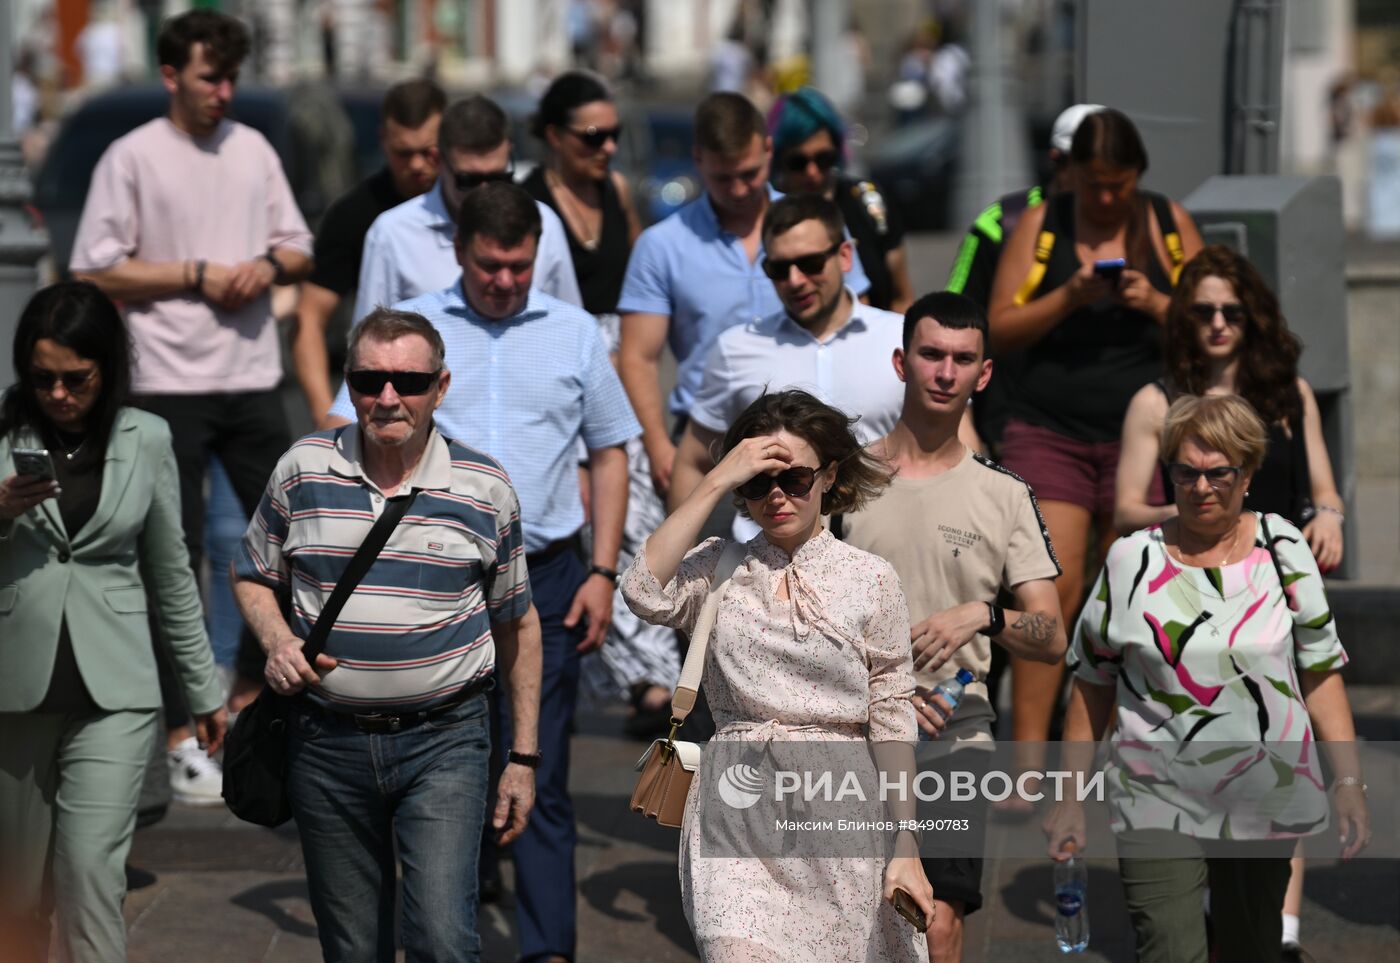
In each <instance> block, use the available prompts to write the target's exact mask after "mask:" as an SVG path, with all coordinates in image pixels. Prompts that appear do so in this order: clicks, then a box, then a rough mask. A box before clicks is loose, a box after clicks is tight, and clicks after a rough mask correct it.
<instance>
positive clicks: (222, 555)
mask: <svg viewBox="0 0 1400 963" xmlns="http://www.w3.org/2000/svg"><path fill="white" fill-rule="evenodd" d="M247 528H248V516H247V514H246V513H245V512H244V511H243V506H242V505H241V504H240V503H239V501H238V495H237V494H236V493H235V492H234V490H233V482H231V481H229V477H228V472H227V471H225V470H224V464H223V462H221V461H219V459H218V458H217V457H215V456H212V455H211V456H210V458H209V499H208V502H207V503H206V504H205V507H204V554H205V557H207V558H208V559H209V606H208V610H207V612H206V613H205V622H206V623H207V625H208V628H209V642H210V644H211V645H213V647H214V661H215V662H217V663H218V664H219V665H226V666H232V665H233V663H234V659H235V658H236V657H237V656H238V638H239V635H240V633H242V631H243V617H242V616H241V615H239V614H238V605H237V604H236V603H235V602H234V601H233V586H232V585H230V584H229V578H228V566H229V562H232V561H233V557H234V555H236V554H237V553H238V543H239V542H240V541H241V540H242V538H243V532H244V531H245V530H246V529H247Z"/></svg>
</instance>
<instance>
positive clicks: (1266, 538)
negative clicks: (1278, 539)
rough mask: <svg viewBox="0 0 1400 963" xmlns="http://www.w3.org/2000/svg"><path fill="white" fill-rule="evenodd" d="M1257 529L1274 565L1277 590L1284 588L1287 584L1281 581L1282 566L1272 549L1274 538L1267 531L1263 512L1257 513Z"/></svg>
mask: <svg viewBox="0 0 1400 963" xmlns="http://www.w3.org/2000/svg"><path fill="white" fill-rule="evenodd" d="M1259 528H1260V529H1261V530H1262V531H1263V533H1264V547H1265V548H1267V549H1268V550H1269V559H1270V561H1272V562H1273V563H1274V572H1275V574H1277V575H1278V584H1279V588H1285V587H1286V586H1287V584H1288V583H1287V582H1285V581H1284V579H1283V566H1282V565H1280V564H1279V560H1278V552H1277V551H1276V550H1275V549H1274V536H1273V534H1272V533H1270V531H1269V519H1268V517H1267V516H1265V514H1264V513H1263V512H1260V513H1259ZM1284 598H1285V599H1287V598H1288V593H1287V591H1285V592H1284Z"/></svg>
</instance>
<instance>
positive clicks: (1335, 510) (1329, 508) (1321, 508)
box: [1317, 505, 1347, 522]
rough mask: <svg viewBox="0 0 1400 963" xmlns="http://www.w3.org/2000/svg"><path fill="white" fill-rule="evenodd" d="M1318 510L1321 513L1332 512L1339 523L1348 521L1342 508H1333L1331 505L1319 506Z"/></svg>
mask: <svg viewBox="0 0 1400 963" xmlns="http://www.w3.org/2000/svg"><path fill="white" fill-rule="evenodd" d="M1317 510H1318V511H1319V512H1331V513H1332V514H1333V515H1336V516H1337V521H1339V522H1345V521H1346V520H1347V516H1346V513H1345V512H1343V511H1342V510H1341V509H1340V508H1333V507H1332V506H1331V505H1319V506H1317Z"/></svg>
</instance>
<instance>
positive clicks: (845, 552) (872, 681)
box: [621, 532, 928, 963]
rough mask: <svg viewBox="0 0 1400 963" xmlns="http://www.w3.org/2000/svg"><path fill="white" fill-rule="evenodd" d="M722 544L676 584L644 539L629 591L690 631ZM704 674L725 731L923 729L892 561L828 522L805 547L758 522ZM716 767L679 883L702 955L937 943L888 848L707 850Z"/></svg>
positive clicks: (748, 734)
mask: <svg viewBox="0 0 1400 963" xmlns="http://www.w3.org/2000/svg"><path fill="white" fill-rule="evenodd" d="M724 544H725V543H724V540H723V539H718V538H714V539H710V540H708V541H706V542H705V543H703V544H702V545H700V546H699V547H698V548H695V549H692V550H691V551H690V552H689V553H688V554H687V555H686V557H685V558H684V560H682V562H681V565H680V568H679V570H678V571H677V573H676V576H675V578H673V579H672V580H671V582H670V583H669V584H667V585H666V586H664V587H663V586H662V585H661V584H660V583H659V582H658V581H657V580H656V578H655V577H654V576H653V575H652V573H651V569H650V568H649V567H648V565H647V559H646V552H645V551H642V552H641V553H639V554H638V556H637V558H636V559H635V560H634V561H633V563H632V565H631V567H630V568H629V569H628V570H627V572H626V574H625V575H624V576H623V578H622V583H621V586H622V595H623V598H624V599H626V601H627V604H628V606H629V607H630V608H631V609H632V610H633V611H634V612H636V613H637V615H638V616H639V617H641V618H643V619H646V620H647V621H649V622H652V623H655V624H659V625H667V626H671V627H673V628H677V629H680V630H681V631H683V632H686V633H689V632H690V631H691V629H692V628H693V627H694V625H695V622H696V619H697V618H698V617H699V614H700V609H701V607H702V606H703V604H704V601H705V597H706V595H707V594H708V592H709V585H710V577H711V575H712V574H713V572H714V570H715V567H716V565H718V563H719V557H720V554H721V552H722V551H723V548H724ZM784 581H785V582H786V590H785V591H781V590H780V586H781V585H782V583H783V582H784ZM783 595H786V596H787V597H786V598H784V597H782V596H783ZM701 686H702V689H703V690H704V691H705V693H706V698H707V699H708V701H709V704H710V709H711V711H712V712H713V714H714V720H715V725H716V727H717V730H718V731H717V732H716V734H715V737H714V738H715V739H716V740H775V739H776V740H842V741H857V740H866V739H869V740H870V741H873V742H881V741H895V740H899V741H907V742H912V741H914V739H915V738H916V729H915V723H914V710H913V707H912V706H911V705H910V703H909V696H910V695H911V694H912V693H913V691H914V676H913V666H912V662H911V648H910V641H909V613H908V607H907V605H906V604H905V601H904V594H903V592H902V591H901V590H900V587H899V579H898V576H896V575H895V572H894V569H893V568H891V567H890V565H889V563H888V562H886V561H885V560H883V559H881V558H879V557H877V556H875V555H871V554H869V553H868V552H863V551H861V550H859V549H856V548H852V547H851V546H849V545H846V544H844V543H842V542H840V541H838V540H837V539H835V538H833V537H832V536H831V534H830V533H828V532H822V533H820V534H819V535H817V536H816V537H814V538H813V539H812V540H811V541H809V542H807V543H806V544H804V545H802V546H801V547H800V548H799V549H798V550H797V552H796V554H795V555H793V556H789V555H788V554H787V552H785V551H783V550H782V549H780V548H777V547H775V546H773V545H771V544H769V543H768V541H767V539H766V538H765V537H764V536H763V535H759V536H757V537H755V538H754V539H753V540H752V541H750V542H749V543H748V545H747V555H746V556H745V558H744V560H743V562H741V563H740V565H739V567H738V568H736V569H735V572H734V576H733V578H732V579H731V581H730V583H729V585H728V587H727V588H726V589H725V592H724V595H723V597H722V598H721V601H720V605H719V610H718V614H717V617H716V620H715V628H714V631H713V633H712V634H711V637H710V643H709V652H708V657H707V660H706V665H705V672H704V676H703V680H702V683H701ZM702 765H703V763H702ZM872 766H873V764H872ZM704 776H705V774H704V773H703V772H702V773H699V774H697V777H696V779H695V781H694V783H693V784H692V786H691V793H690V797H689V799H687V801H686V814H685V824H684V826H683V827H682V829H681V844H680V884H681V899H682V902H683V904H684V909H685V915H686V919H687V920H688V921H689V923H690V928H691V931H692V933H694V935H695V942H696V944H697V945H698V947H699V949H700V956H701V958H702V959H704V960H706V961H709V963H739V961H744V963H753V961H791V960H822V961H832V963H837V961H840V963H846V961H851V963H875V961H891V963H893V961H900V963H903V961H914V960H927V959H928V954H927V948H926V945H925V943H924V939H923V937H922V936H921V935H920V934H919V933H917V932H916V931H915V930H914V929H913V927H911V926H910V925H909V924H908V923H906V922H905V921H904V920H902V919H901V918H900V917H899V916H898V915H897V914H896V913H895V912H894V910H893V909H892V908H891V907H890V906H889V904H888V903H886V902H885V901H884V900H883V899H882V898H881V897H882V888H883V882H884V870H885V859H884V858H877V857H868V858H867V857H841V858H798V857H785V858H773V859H770V858H757V857H749V858H712V857H706V858H701V857H700V856H699V855H697V853H698V852H699V848H700V837H701V832H700V830H701V826H702V825H703V824H704V822H705V818H706V817H705V807H706V805H712V804H714V803H715V802H716V801H713V800H711V799H710V798H709V796H708V794H705V793H701V792H699V788H700V786H701V785H702V784H703V783H704Z"/></svg>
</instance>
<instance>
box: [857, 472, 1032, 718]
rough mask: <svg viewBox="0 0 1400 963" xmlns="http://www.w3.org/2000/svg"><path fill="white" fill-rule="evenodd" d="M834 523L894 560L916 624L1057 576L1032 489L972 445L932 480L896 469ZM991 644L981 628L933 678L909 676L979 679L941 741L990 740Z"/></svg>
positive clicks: (923, 680) (924, 682) (925, 684)
mask: <svg viewBox="0 0 1400 963" xmlns="http://www.w3.org/2000/svg"><path fill="white" fill-rule="evenodd" d="M839 525H840V531H841V537H842V538H843V539H844V540H845V541H847V542H849V543H850V544H851V545H854V546H855V547H856V548H861V549H864V550H865V551H867V552H872V553H874V554H876V555H879V556H881V557H882V558H884V559H885V560H887V561H888V562H889V563H890V564H891V565H893V566H894V569H895V571H896V572H897V573H898V574H899V580H900V582H901V584H902V585H903V587H904V595H905V597H906V598H907V599H908V600H909V618H910V620H911V622H912V623H913V624H917V623H919V622H922V621H923V620H924V619H926V618H928V617H929V616H930V615H933V614H934V613H936V612H942V611H944V610H945V609H950V608H952V607H954V606H956V605H961V604H963V603H964V602H991V601H995V600H996V597H997V590H998V589H999V588H1002V587H1005V588H1008V589H1010V588H1014V587H1015V586H1017V585H1020V584H1021V583H1022V582H1029V581H1031V580H1033V579H1040V578H1055V577H1056V576H1058V575H1059V574H1060V565H1059V562H1058V561H1057V560H1056V558H1055V551H1054V549H1053V548H1052V547H1051V545H1050V534H1049V532H1047V531H1046V529H1045V522H1044V520H1043V519H1042V518H1041V517H1040V509H1039V508H1038V507H1037V506H1036V502H1035V495H1034V494H1033V493H1032V492H1031V489H1030V486H1029V485H1027V484H1026V483H1025V482H1024V481H1022V480H1021V479H1020V478H1018V477H1017V476H1016V475H1014V474H1012V473H1011V472H1009V471H1007V470H1006V469H1005V468H1002V467H1001V466H1000V465H998V464H996V463H995V462H993V461H990V460H988V459H986V458H983V457H982V456H981V455H978V454H975V453H973V452H971V451H969V452H968V453H967V454H966V455H965V456H964V457H963V460H962V461H960V462H958V464H957V465H955V466H953V467H952V468H950V469H949V470H947V471H945V472H943V473H942V474H940V475H935V476H933V477H932V478H916V479H906V478H900V477H899V476H898V475H896V476H895V478H894V481H893V482H892V483H891V484H890V487H889V488H888V489H886V490H885V491H884V492H883V493H882V494H881V495H880V497H879V498H877V499H876V500H875V501H874V502H872V503H871V504H869V505H867V506H866V507H865V508H864V509H863V510H861V511H859V512H854V513H852V514H849V515H845V516H843V517H842V520H841V522H840V523H839ZM991 646H992V643H991V640H990V639H988V638H987V637H986V636H985V635H981V634H978V635H976V636H973V638H972V640H971V641H970V642H968V643H967V644H966V645H964V646H963V647H962V648H960V649H958V651H957V652H956V653H954V654H953V657H952V658H951V659H949V660H948V661H947V662H946V663H944V664H943V666H941V667H940V668H939V670H938V671H937V674H934V673H932V672H928V671H919V672H916V673H915V678H916V681H917V683H918V685H919V686H920V687H922V688H932V687H933V686H934V685H937V684H938V683H940V682H944V681H946V680H948V679H951V678H952V677H953V676H954V675H956V674H957V671H958V669H963V668H965V669H968V670H969V671H971V672H972V674H973V676H975V681H973V682H971V683H969V684H968V686H967V690H966V692H965V693H964V695H963V699H962V702H961V703H959V705H958V709H957V712H955V713H954V714H953V717H952V719H951V721H950V723H949V726H948V728H947V729H946V730H944V734H943V736H942V737H941V738H942V739H943V740H948V739H952V740H954V741H958V742H990V741H991V740H992V724H993V723H994V722H995V721H996V713H995V711H993V709H992V706H991V703H990V702H989V701H988V698H987V684H986V678H987V672H988V671H989V670H990V669H991V664H992V648H991Z"/></svg>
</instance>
